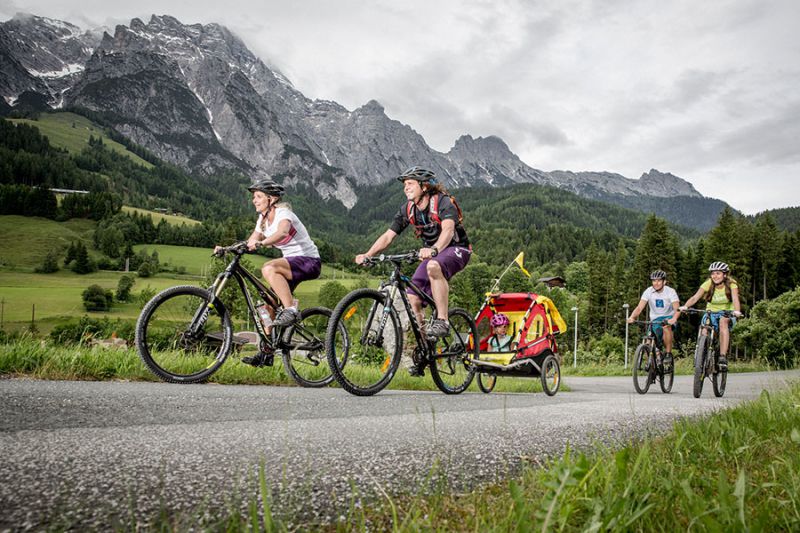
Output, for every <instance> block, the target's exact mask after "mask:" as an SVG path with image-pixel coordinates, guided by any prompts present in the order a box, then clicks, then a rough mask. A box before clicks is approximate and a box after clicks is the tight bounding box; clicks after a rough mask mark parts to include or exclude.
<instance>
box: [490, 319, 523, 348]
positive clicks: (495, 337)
mask: <svg viewBox="0 0 800 533" xmlns="http://www.w3.org/2000/svg"><path fill="white" fill-rule="evenodd" d="M510 323H511V321H510V320H509V319H508V317H507V316H506V315H504V314H503V313H497V314H496V315H494V316H493V317H492V318H491V320H489V325H490V326H492V336H491V337H489V351H490V352H510V351H513V350H516V348H517V343H516V342H513V339H512V338H511V335H509V334H508V325H509V324H510Z"/></svg>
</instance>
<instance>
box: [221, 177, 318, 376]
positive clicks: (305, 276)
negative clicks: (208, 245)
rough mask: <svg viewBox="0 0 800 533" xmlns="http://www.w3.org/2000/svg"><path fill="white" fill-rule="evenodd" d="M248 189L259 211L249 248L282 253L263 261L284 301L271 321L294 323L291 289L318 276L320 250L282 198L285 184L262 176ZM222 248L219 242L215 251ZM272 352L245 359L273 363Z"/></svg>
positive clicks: (259, 363)
mask: <svg viewBox="0 0 800 533" xmlns="http://www.w3.org/2000/svg"><path fill="white" fill-rule="evenodd" d="M247 190H248V191H250V192H251V193H253V206H254V207H255V209H256V212H258V221H257V222H256V227H255V229H254V230H253V233H252V234H251V235H250V237H249V238H248V239H247V248H248V249H249V250H251V251H252V250H255V249H256V248H258V247H259V246H274V247H275V248H278V249H279V250H280V251H281V252H282V254H283V257H281V258H279V259H273V260H271V261H267V262H266V263H264V266H262V267H261V273H262V274H263V276H264V279H266V280H267V282H268V283H269V284H270V286H271V287H272V290H274V291H275V294H277V295H278V298H280V300H281V303H282V304H283V309H282V310H281V312H280V313H279V314H278V316H277V317H273V318H274V320H273V322H272V325H274V326H280V327H286V326H291V325H293V324H295V323H296V322H297V320H298V319H299V318H300V311H299V310H298V309H297V304H296V303H295V301H294V298H293V296H292V293H293V292H294V289H295V288H296V287H297V285H299V284H300V282H301V281H305V280H309V279H316V278H318V277H319V275H320V272H321V270H322V261H321V260H320V257H319V251H318V250H317V246H316V245H315V244H314V241H312V240H311V237H310V236H309V235H308V231H307V230H306V227H305V226H304V225H303V223H302V222H300V219H299V218H297V215H295V214H294V212H292V208H291V207H290V206H289V204H288V203H286V202H283V201H282V198H283V195H284V192H285V189H284V187H283V185H280V184H278V183H276V182H274V181H272V180H270V179H262V180H259V181H256V182H255V183H254V184H253V185H252V186H250V187H248V188H247ZM220 249H221V247H219V246H217V247H215V248H214V252H215V253H216V252H217V251H218V250H220ZM273 355H274V354H273V353H271V352H270V353H265V352H263V351H262V352H259V353H257V354H256V355H254V356H252V357H242V362H243V363H247V364H248V365H252V366H256V367H258V366H270V365H272V361H273Z"/></svg>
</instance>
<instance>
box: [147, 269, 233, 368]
mask: <svg viewBox="0 0 800 533" xmlns="http://www.w3.org/2000/svg"><path fill="white" fill-rule="evenodd" d="M232 338H233V330H232V326H231V318H230V314H229V313H228V311H227V310H226V309H225V306H224V305H223V304H222V302H220V301H218V300H217V301H216V302H213V303H212V300H211V296H210V295H209V292H208V291H207V290H206V289H202V288H200V287H194V286H191V285H181V286H178V287H172V288H169V289H166V290H164V291H162V292H160V293H158V294H157V295H155V296H154V297H153V299H152V300H150V301H149V302H147V304H146V305H145V306H144V309H142V312H141V314H140V315H139V320H138V321H137V322H136V341H135V342H136V348H137V350H138V351H139V357H141V359H142V361H143V362H144V364H145V366H147V368H148V369H149V370H150V371H151V372H153V373H154V374H155V375H156V376H158V377H159V378H161V379H162V380H164V381H167V382H171V383H198V382H201V381H205V380H206V379H208V377H209V376H211V374H213V373H214V372H216V371H217V369H219V367H220V366H221V365H222V363H224V362H225V359H226V358H227V357H228V353H229V352H230V349H231V341H232Z"/></svg>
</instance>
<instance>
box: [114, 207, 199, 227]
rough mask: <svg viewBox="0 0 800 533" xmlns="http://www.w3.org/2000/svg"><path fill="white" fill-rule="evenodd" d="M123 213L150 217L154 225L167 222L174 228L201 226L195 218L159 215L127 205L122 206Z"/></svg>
mask: <svg viewBox="0 0 800 533" xmlns="http://www.w3.org/2000/svg"><path fill="white" fill-rule="evenodd" d="M122 211H123V212H124V213H128V214H133V213H138V214H139V215H150V216H151V217H152V218H153V224H156V225H157V224H158V223H159V222H161V221H162V220H166V221H167V223H168V224H172V225H173V226H180V225H181V224H186V225H187V226H196V225H198V224H201V222H200V221H199V220H195V219H193V218H188V217H182V216H178V215H165V214H164V213H157V212H156V211H150V210H149V209H141V208H139V207H129V206H127V205H123V206H122Z"/></svg>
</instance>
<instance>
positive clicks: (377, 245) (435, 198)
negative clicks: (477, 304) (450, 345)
mask: <svg viewBox="0 0 800 533" xmlns="http://www.w3.org/2000/svg"><path fill="white" fill-rule="evenodd" d="M397 180H398V181H400V182H402V183H403V192H404V193H405V195H406V198H407V202H404V203H403V205H401V206H400V209H399V210H398V212H397V214H395V217H394V221H393V222H392V224H391V226H390V227H389V229H388V230H386V232H385V233H384V234H383V235H381V236H380V237H378V238H377V239H376V240H375V242H374V243H373V244H372V246H370V248H369V250H367V252H366V253H363V254H359V255H357V256H356V257H355V262H356V263H357V264H362V263H363V262H364V259H365V258H366V257H368V256H373V255H375V254H377V253H379V252H381V251H382V250H385V249H386V248H387V247H388V246H389V245H390V244H391V243H392V241H393V240H394V239H395V237H397V235H399V234H400V233H402V231H403V230H405V229H406V228H407V227H408V226H414V230H415V232H416V235H417V237H418V238H420V239H421V240H422V243H423V246H422V248H420V249H419V258H420V259H421V260H422V262H421V263H420V265H419V267H417V270H416V272H414V276H413V277H412V281H413V282H414V284H415V285H417V286H418V287H419V288H420V289H422V290H423V292H425V293H426V294H428V295H429V296H431V297H432V298H433V301H434V302H435V303H436V311H437V315H436V317H435V318H434V320H433V321H432V322H431V324H430V325H429V326H428V329H427V331H426V333H427V335H428V336H429V337H437V338H441V337H444V336H445V335H447V333H448V329H449V325H448V322H447V314H448V306H447V298H448V294H449V290H450V286H449V284H448V280H449V279H450V278H452V277H453V275H455V274H456V273H457V272H460V271H461V270H463V269H464V267H466V266H467V263H468V262H469V260H470V256H471V255H472V248H471V246H470V243H469V239H468V238H467V233H466V231H465V230H464V226H463V225H462V224H461V212H460V209H459V208H458V206H457V205H456V204H455V203H454V202H453V201H452V199H451V197H450V195H449V194H448V193H447V191H445V189H444V188H443V187H442V186H441V185H439V184H438V183H437V180H436V174H434V173H433V172H432V171H430V170H427V169H424V168H420V167H411V168H409V169H407V170H406V171H405V172H403V173H402V174H401V175H400V176H398V177H397ZM407 292H408V295H409V301H410V303H411V306H412V307H413V309H414V315H415V317H416V319H417V323H418V324H423V323H424V315H423V312H422V307H423V302H422V300H421V299H420V298H419V297H418V296H417V295H415V294H414V293H413V292H411V291H410V290H409V291H407Z"/></svg>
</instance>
